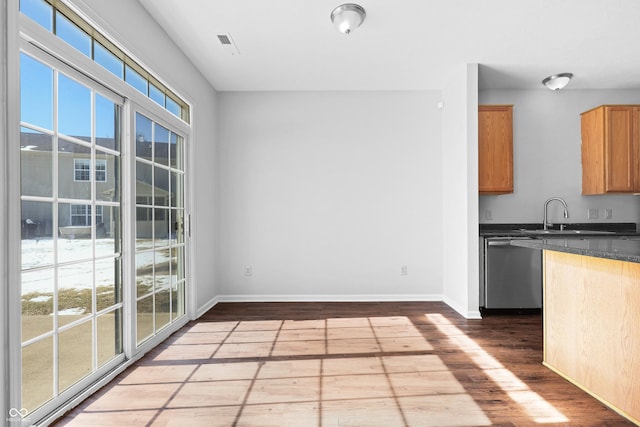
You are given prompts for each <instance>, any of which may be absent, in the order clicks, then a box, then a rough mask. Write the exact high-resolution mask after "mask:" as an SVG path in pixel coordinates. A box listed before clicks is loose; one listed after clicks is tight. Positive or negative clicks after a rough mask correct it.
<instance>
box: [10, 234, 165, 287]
mask: <svg viewBox="0 0 640 427" xmlns="http://www.w3.org/2000/svg"><path fill="white" fill-rule="evenodd" d="M95 242H96V244H95V257H96V258H101V257H109V256H113V257H112V258H105V259H99V260H97V261H96V263H95V272H94V264H93V261H92V258H93V241H92V240H91V239H58V262H59V263H67V262H71V264H69V265H65V266H61V267H59V273H58V286H59V287H61V288H77V289H90V288H92V287H93V282H94V273H95V286H96V287H98V286H113V285H114V277H113V275H114V263H115V261H116V259H115V249H114V239H112V238H104V239H96V241H95ZM158 243H160V244H166V245H168V244H169V242H168V241H160V242H158V241H156V244H158ZM152 248H153V241H152V240H138V241H137V242H136V249H137V250H146V249H152ZM154 257H155V263H156V265H158V264H166V263H168V262H169V261H170V259H171V258H170V256H169V250H159V251H153V250H149V251H145V252H140V253H137V254H136V259H135V263H136V268H137V269H138V270H141V271H149V272H150V271H152V270H151V268H152V266H153V263H154ZM52 264H53V240H52V239H40V240H35V239H25V240H22V269H23V271H24V270H27V271H25V272H24V273H23V275H22V295H24V294H28V293H30V292H39V293H52V292H53V285H54V278H53V274H54V270H53V269H52V268H39V267H46V266H50V265H52ZM31 269H34V270H33V271H29V270H31ZM158 273H159V272H157V273H156V277H155V285H156V287H161V288H166V287H168V286H169V285H170V281H171V280H170V279H171V277H170V276H169V274H168V271H167V272H163V273H161V274H158ZM139 281H140V282H141V283H144V284H148V285H150V286H153V275H152V274H145V275H141V276H140V277H139ZM174 282H175V277H174Z"/></svg>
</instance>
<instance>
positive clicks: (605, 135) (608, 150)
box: [580, 105, 640, 195]
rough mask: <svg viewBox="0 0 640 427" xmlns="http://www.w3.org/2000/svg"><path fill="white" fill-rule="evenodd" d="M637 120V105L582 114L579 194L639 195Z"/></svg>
mask: <svg viewBox="0 0 640 427" xmlns="http://www.w3.org/2000/svg"><path fill="white" fill-rule="evenodd" d="M639 118H640V106H639V105H602V106H600V107H597V108H594V109H592V110H589V111H586V112H584V113H582V115H581V119H580V120H581V133H582V194H585V195H589V194H606V193H637V192H640V170H639V167H640V143H639V138H640V119H639Z"/></svg>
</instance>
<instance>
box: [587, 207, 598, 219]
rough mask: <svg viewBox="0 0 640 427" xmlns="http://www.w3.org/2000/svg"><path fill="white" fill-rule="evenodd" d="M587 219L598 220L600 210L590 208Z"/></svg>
mask: <svg viewBox="0 0 640 427" xmlns="http://www.w3.org/2000/svg"><path fill="white" fill-rule="evenodd" d="M587 219H598V209H593V208H589V210H588V211H587Z"/></svg>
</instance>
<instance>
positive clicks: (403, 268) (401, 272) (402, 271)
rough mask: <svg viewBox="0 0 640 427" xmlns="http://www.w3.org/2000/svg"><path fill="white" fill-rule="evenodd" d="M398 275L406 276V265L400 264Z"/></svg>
mask: <svg viewBox="0 0 640 427" xmlns="http://www.w3.org/2000/svg"><path fill="white" fill-rule="evenodd" d="M400 275H401V276H406V275H407V266H406V265H401V266H400Z"/></svg>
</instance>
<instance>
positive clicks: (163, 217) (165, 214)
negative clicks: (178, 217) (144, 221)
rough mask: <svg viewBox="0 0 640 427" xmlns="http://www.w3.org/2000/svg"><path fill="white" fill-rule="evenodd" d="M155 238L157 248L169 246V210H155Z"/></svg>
mask: <svg viewBox="0 0 640 427" xmlns="http://www.w3.org/2000/svg"><path fill="white" fill-rule="evenodd" d="M154 215H155V221H154V224H153V225H154V236H153V237H154V238H155V246H156V247H164V246H169V209H164V208H156V209H154ZM156 262H157V260H156Z"/></svg>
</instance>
